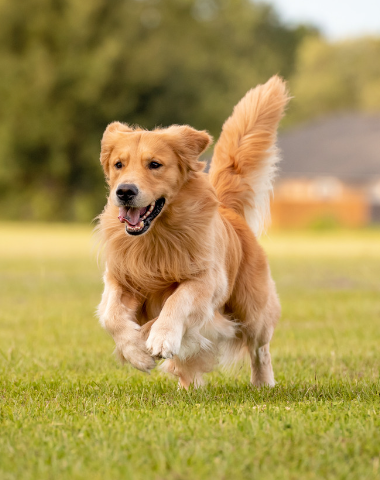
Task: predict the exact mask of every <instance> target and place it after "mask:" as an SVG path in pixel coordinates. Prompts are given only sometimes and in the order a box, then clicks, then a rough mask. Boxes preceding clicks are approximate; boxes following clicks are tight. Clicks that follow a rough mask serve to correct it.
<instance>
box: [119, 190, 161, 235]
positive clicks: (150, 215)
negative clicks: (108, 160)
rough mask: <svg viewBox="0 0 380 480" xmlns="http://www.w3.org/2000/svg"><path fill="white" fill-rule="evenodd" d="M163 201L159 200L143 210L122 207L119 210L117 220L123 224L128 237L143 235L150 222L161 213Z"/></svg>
mask: <svg viewBox="0 0 380 480" xmlns="http://www.w3.org/2000/svg"><path fill="white" fill-rule="evenodd" d="M164 205H165V199H164V198H159V199H158V200H156V201H155V202H152V203H151V204H150V205H148V206H147V207H144V208H140V209H139V208H134V207H127V206H123V207H120V209H119V216H118V219H119V220H120V222H121V223H125V231H126V232H127V234H128V235H142V234H143V233H145V232H146V231H147V230H148V229H149V227H150V225H151V223H152V221H153V220H154V219H155V218H156V217H157V216H158V215H159V214H160V213H161V210H162V208H163V206H164Z"/></svg>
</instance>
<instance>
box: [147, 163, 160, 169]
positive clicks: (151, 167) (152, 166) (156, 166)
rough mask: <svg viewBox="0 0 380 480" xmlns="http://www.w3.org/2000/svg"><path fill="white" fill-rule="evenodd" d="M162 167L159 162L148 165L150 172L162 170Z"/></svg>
mask: <svg viewBox="0 0 380 480" xmlns="http://www.w3.org/2000/svg"><path fill="white" fill-rule="evenodd" d="M160 167H162V164H161V163H158V162H150V163H149V164H148V168H149V170H156V169H157V168H160Z"/></svg>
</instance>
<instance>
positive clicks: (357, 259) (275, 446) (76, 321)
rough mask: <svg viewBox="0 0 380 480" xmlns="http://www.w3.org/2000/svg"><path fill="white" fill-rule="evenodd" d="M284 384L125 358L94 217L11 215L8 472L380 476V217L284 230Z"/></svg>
mask: <svg viewBox="0 0 380 480" xmlns="http://www.w3.org/2000/svg"><path fill="white" fill-rule="evenodd" d="M263 243H264V244H265V248H266V250H267V252H268V255H269V258H270V262H271V266H272V271H273V275H274V278H275V280H276V282H277V285H278V290H279V293H280V297H281V301H282V305H283V316H282V320H281V322H280V324H279V326H278V329H277V330H276V333H275V337H274V339H273V342H272V359H273V364H274V369H275V375H276V379H277V382H278V384H277V385H276V387H275V388H273V389H266V388H265V389H261V390H257V389H255V388H252V387H250V386H249V384H248V381H249V373H248V369H247V367H245V366H244V367H242V368H241V369H240V370H239V371H238V372H237V373H235V374H231V373H228V372H226V373H221V372H216V373H213V374H211V375H210V376H209V377H208V384H207V386H206V387H205V388H204V389H201V390H198V391H195V390H191V391H189V392H184V391H178V390H177V384H176V381H175V380H174V379H172V378H169V377H166V376H164V375H163V374H161V373H159V372H158V371H154V372H153V373H152V374H151V375H149V376H147V375H144V374H142V373H140V372H138V371H135V370H133V369H131V368H128V367H125V366H124V367H123V366H121V365H119V364H118V363H117V361H116V360H115V359H114V357H113V356H112V350H113V344H112V340H111V339H110V338H109V337H108V336H107V335H106V334H105V332H104V331H103V330H102V329H101V328H100V326H99V325H98V322H97V319H96V318H95V317H94V310H95V307H96V305H97V303H98V302H99V298H100V293H101V288H102V287H101V281H100V279H101V267H98V265H97V262H96V256H95V254H94V252H93V249H92V247H91V242H90V228H87V227H80V226H59V225H57V226H38V225H28V224H23V225H21V224H20V225H11V224H0V305H1V312H0V315H1V316H0V479H1V480H14V479H22V480H29V479H36V480H37V479H38V480H45V479H52V480H53V479H54V480H62V479H65V480H66V479H67V480H68V479H70V480H76V479H95V480H96V479H99V480H100V479H101V480H108V479H110V480H111V479H112V480H116V479H121V478H123V479H128V480H129V479H131V480H140V479H149V480H184V479H190V480H197V479H215V480H217V479H226V480H227V479H232V480H240V479H252V478H255V479H260V478H262V479H269V480H272V479H278V480H280V479H281V480H284V479H302V480H308V479H342V480H343V479H345V480H348V479H360V480H364V479H379V478H380V465H379V463H380V381H379V367H380V231H379V230H373V231H364V232H344V231H336V232H319V233H305V232H294V233H273V234H272V235H271V236H270V237H268V238H265V239H264V241H263Z"/></svg>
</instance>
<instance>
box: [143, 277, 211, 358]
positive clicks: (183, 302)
mask: <svg viewBox="0 0 380 480" xmlns="http://www.w3.org/2000/svg"><path fill="white" fill-rule="evenodd" d="M212 283H213V282H210V281H207V280H200V279H197V280H188V281H185V282H183V283H181V284H180V285H179V286H178V287H177V289H176V290H175V292H174V293H173V294H172V295H171V296H170V297H169V298H168V299H167V300H166V302H165V304H164V306H163V308H162V311H161V313H160V315H159V317H158V319H157V320H156V321H155V322H154V323H153V325H152V327H151V330H150V334H149V337H148V340H147V342H146V345H147V348H148V350H149V352H150V353H151V355H152V356H153V357H162V358H172V357H173V356H174V355H178V353H179V350H180V348H181V342H182V338H183V335H184V333H185V332H186V329H187V328H189V327H191V326H194V325H199V326H201V325H202V324H203V323H204V322H206V321H208V320H211V319H212V318H213V315H214V309H215V305H214V304H213V303H214V302H213V301H212V300H213V297H214V288H213V286H212Z"/></svg>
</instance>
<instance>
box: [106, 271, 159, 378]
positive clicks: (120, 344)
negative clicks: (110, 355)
mask: <svg viewBox="0 0 380 480" xmlns="http://www.w3.org/2000/svg"><path fill="white" fill-rule="evenodd" d="M138 307H139V303H138V301H137V300H136V299H135V298H134V297H133V296H132V295H131V294H130V293H129V292H127V291H126V290H125V288H123V287H122V286H121V285H120V284H119V283H118V282H117V280H116V279H115V278H114V277H113V276H112V275H111V274H110V273H109V272H107V271H106V273H105V275H104V292H103V295H102V300H101V302H100V305H99V307H98V315H99V319H100V323H101V324H102V326H103V327H104V328H105V329H106V330H107V332H108V333H110V334H111V336H112V337H113V339H114V341H115V344H116V352H117V354H118V356H119V358H120V359H121V360H122V361H126V362H129V363H131V364H132V365H133V366H134V367H136V368H138V369H139V370H142V371H143V372H148V371H149V370H151V369H152V368H154V366H155V362H154V360H153V358H152V357H151V356H150V355H149V353H148V350H147V348H146V344H145V339H144V338H143V336H142V335H141V329H140V326H139V325H138V324H137V323H136V311H137V309H138Z"/></svg>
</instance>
